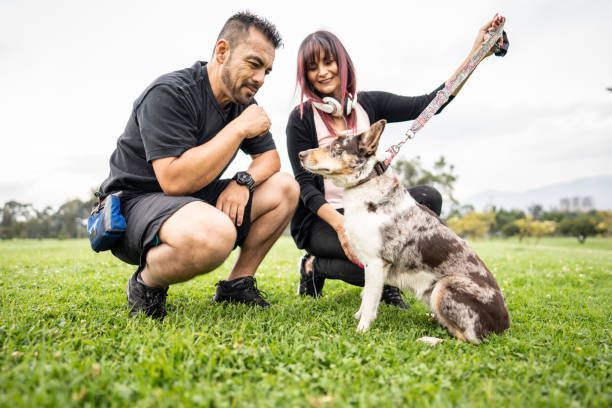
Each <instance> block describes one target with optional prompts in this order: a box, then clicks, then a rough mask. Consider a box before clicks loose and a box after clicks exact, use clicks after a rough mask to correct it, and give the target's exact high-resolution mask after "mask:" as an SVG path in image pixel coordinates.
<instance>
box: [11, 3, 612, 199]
mask: <svg viewBox="0 0 612 408" xmlns="http://www.w3.org/2000/svg"><path fill="white" fill-rule="evenodd" d="M425 3H426V2H408V1H401V2H400V1H397V2H392V1H384V0H377V1H367V2H366V1H352V2H303V3H302V6H299V5H298V4H299V3H297V2H295V3H294V2H286V3H281V2H278V1H254V0H251V1H227V2H211V1H203V0H198V1H179V0H174V1H151V0H147V1H104V2H93V1H76V0H75V1H60V0H55V1H42V0H39V1H27V0H25V1H24V0H19V1H17V0H0V138H1V148H2V155H1V160H0V203H2V202H4V201H6V200H9V199H17V200H19V201H22V202H31V203H33V204H34V206H35V207H42V206H43V205H46V204H50V205H52V206H57V205H58V204H60V203H62V202H63V201H65V200H66V199H68V198H72V197H81V198H85V197H87V194H88V191H89V190H90V189H91V188H92V187H94V186H97V185H99V184H100V183H101V182H102V181H103V180H104V179H105V178H106V176H107V174H108V158H109V156H110V154H111V152H112V151H113V149H114V147H115V143H116V140H117V138H118V136H119V135H120V134H121V133H122V131H123V128H124V126H125V123H126V121H127V119H128V117H129V115H130V111H131V107H132V103H133V101H134V100H135V99H136V98H137V97H138V95H139V94H140V93H141V92H142V91H143V90H144V88H145V87H146V86H147V85H148V84H149V83H150V82H151V81H153V80H154V79H155V78H156V77H158V76H159V75H161V74H163V73H166V72H170V71H173V70H177V69H181V68H184V67H187V66H190V65H191V64H193V62H195V61H196V60H208V59H209V58H210V54H211V51H212V47H213V45H214V41H215V39H216V37H217V34H218V32H219V30H220V28H221V26H222V25H223V23H224V22H225V20H226V19H227V18H228V17H229V16H230V15H231V14H233V13H234V12H236V11H239V10H244V9H249V10H251V11H253V12H255V13H257V14H260V15H262V16H265V17H267V18H268V19H269V20H270V21H272V22H273V23H275V24H276V25H277V27H278V29H279V30H280V32H281V34H282V36H283V39H284V43H285V46H284V48H281V49H279V50H278V51H277V53H276V60H275V62H274V71H273V73H272V74H271V75H270V76H269V77H268V79H267V80H266V83H265V85H264V87H263V88H262V89H261V90H260V92H259V93H258V95H257V99H258V101H259V104H260V105H261V106H262V107H264V109H265V110H266V111H267V112H268V114H269V116H270V117H271V120H272V132H273V135H274V139H275V141H276V144H277V147H278V150H279V152H280V154H281V157H282V159H283V168H284V170H285V171H287V172H291V167H290V165H289V161H288V159H287V153H286V142H285V133H284V129H285V124H286V121H287V117H288V113H289V111H290V110H291V108H292V107H293V106H294V105H295V103H296V99H295V97H294V88H295V68H296V55H297V48H298V46H299V44H300V42H301V41H302V39H303V38H304V37H305V36H306V35H307V34H309V33H311V32H313V31H315V30H318V29H328V30H331V31H333V32H334V33H336V34H337V35H338V36H339V37H340V39H341V40H342V41H343V42H344V44H345V46H346V48H347V49H348V51H349V53H350V54H351V56H352V58H353V61H354V63H355V66H356V69H357V76H358V88H359V89H361V90H385V91H390V92H394V93H399V94H404V95H419V94H423V93H427V92H430V91H431V90H433V89H434V88H435V87H436V86H438V85H439V84H441V83H442V82H443V81H444V80H446V79H447V78H448V76H449V75H450V74H451V73H452V72H453V71H454V70H455V69H456V68H457V66H458V65H459V64H460V63H461V62H462V61H463V59H464V58H465V57H466V55H467V52H468V51H469V49H470V47H471V44H472V42H473V39H474V37H475V35H476V33H477V30H478V28H479V27H480V26H481V25H482V24H483V23H484V22H485V21H486V20H487V19H489V18H491V17H492V16H493V14H494V13H495V12H497V11H500V12H501V13H502V14H504V15H505V16H506V17H507V23H506V28H507V31H508V33H509V36H510V43H511V46H510V51H509V53H508V55H507V56H506V57H505V58H494V57H491V58H489V59H487V60H486V61H485V62H484V63H483V64H481V65H480V66H479V67H478V69H477V70H476V73H475V74H474V75H473V76H472V78H470V80H469V81H468V83H467V85H466V86H465V87H464V89H463V90H462V92H461V94H460V95H459V96H458V97H457V98H456V99H455V101H454V102H453V103H452V104H451V105H449V106H448V107H447V109H446V110H445V111H444V112H443V114H441V115H439V116H437V117H435V118H434V119H432V121H431V122H430V123H429V124H428V125H427V126H426V127H425V128H424V129H423V130H422V131H421V132H420V133H419V134H418V136H417V138H416V139H415V140H414V141H412V142H410V143H408V144H407V145H406V146H405V147H404V149H403V154H405V155H406V156H407V157H412V156H416V155H420V156H421V157H422V158H423V161H424V162H425V163H426V164H431V163H432V162H433V161H434V160H435V159H436V158H438V157H439V156H440V155H444V156H445V157H446V158H447V160H448V161H449V162H450V163H452V164H454V165H455V167H456V171H457V173H458V175H459V181H458V183H457V191H456V193H457V195H458V197H459V198H462V197H467V196H469V195H471V194H474V193H477V192H480V191H482V190H487V189H497V190H503V191H523V190H526V189H530V188H535V187H540V186H543V185H547V184H550V183H556V182H560V181H566V180H571V179H574V178H579V177H587V176H595V175H602V174H612V165H611V164H610V163H611V158H612V139H611V137H612V92H609V91H606V88H607V87H610V86H612V52H610V50H611V47H610V45H609V44H608V42H609V39H610V38H612V24H611V23H612V2H610V1H604V0H601V1H563V0H561V1H526V0H525V1H523V0H520V1H517V0H513V1H489V0H487V1H484V0H483V1H468V2H466V1H435V2H427V4H425ZM212 4H216V6H211V5H212ZM282 4H283V5H282ZM349 4H350V5H349ZM345 5H346V6H345ZM408 126H409V124H408V123H402V124H395V125H391V126H389V127H388V128H387V131H386V132H385V136H384V138H383V142H382V144H383V145H384V146H386V145H388V144H390V143H393V142H394V141H397V140H399V138H400V137H401V135H402V133H403V131H405V130H406V129H407V128H408ZM247 163H248V159H247V158H246V157H242V158H241V159H239V160H237V161H236V162H235V163H234V165H233V166H232V167H231V168H230V172H231V173H232V174H233V172H234V171H235V170H237V169H241V168H246V166H247Z"/></svg>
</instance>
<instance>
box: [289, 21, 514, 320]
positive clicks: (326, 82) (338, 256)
mask: <svg viewBox="0 0 612 408" xmlns="http://www.w3.org/2000/svg"><path fill="white" fill-rule="evenodd" d="M504 21H505V19H504V17H501V16H498V15H496V16H495V17H494V18H493V19H492V20H491V21H489V22H487V24H485V25H484V26H483V27H482V28H481V29H480V31H479V33H478V36H477V37H476V40H475V42H474V46H473V48H472V50H471V51H470V55H471V54H472V52H474V51H475V50H476V49H478V47H480V45H481V44H482V42H483V40H484V37H485V33H486V32H487V31H488V30H489V29H491V28H493V29H495V28H497V27H498V25H499V24H503V23H504ZM504 38H505V37H504ZM500 41H501V40H500ZM505 45H506V47H507V44H505ZM468 58H469V56H468ZM297 65H298V69H297V86H298V87H299V89H300V101H301V103H300V104H299V105H298V106H297V107H296V108H295V109H294V110H293V112H292V113H291V115H290V117H289V121H288V123H287V148H288V151H289V159H290V161H291V165H292V167H293V173H294V175H295V178H296V180H297V181H298V183H299V184H300V187H301V193H300V194H301V200H300V202H299V205H298V208H297V210H296V212H295V214H294V216H293V219H292V221H291V235H292V236H293V239H294V240H295V242H296V244H297V246H298V248H300V249H305V250H306V252H307V254H306V255H305V256H304V257H303V258H302V260H301V262H300V285H299V293H300V295H302V296H304V295H307V296H312V297H317V296H319V295H321V292H322V289H323V285H324V283H325V280H326V279H341V280H343V281H345V282H347V283H350V284H352V285H356V286H363V284H364V271H363V268H362V266H361V265H359V263H358V260H357V259H356V258H355V256H354V254H353V252H352V250H351V247H350V245H349V243H348V241H347V238H346V233H345V231H344V216H343V209H342V189H341V188H338V187H336V186H335V185H333V184H332V183H331V182H329V181H328V180H324V179H323V178H322V177H321V176H318V175H314V174H312V173H309V172H307V171H306V170H304V168H303V167H302V166H301V164H300V160H299V157H298V154H299V152H301V151H303V150H307V149H312V148H316V147H319V146H326V145H328V144H330V143H331V142H332V141H333V140H334V139H335V138H337V137H338V136H342V135H346V134H351V133H352V134H357V133H360V132H362V131H364V130H366V129H368V128H369V126H370V123H374V122H376V121H378V120H379V119H383V118H384V119H386V120H387V121H388V122H401V121H407V120H413V119H416V117H417V116H418V115H419V114H420V113H421V112H422V111H423V109H425V107H426V106H427V105H428V104H429V102H431V100H433V98H434V97H435V96H436V93H437V92H438V90H440V89H442V88H443V87H444V84H442V85H440V86H439V87H438V88H436V89H434V91H433V92H431V93H430V94H428V95H422V96H416V97H406V96H399V95H394V94H391V93H387V92H359V93H357V88H356V77H355V69H354V67H353V63H352V61H351V58H350V56H349V55H348V53H347V52H346V49H345V48H344V46H343V45H342V43H341V42H340V40H338V38H337V37H336V36H335V35H334V34H332V33H330V32H328V31H317V32H315V33H312V34H310V35H308V36H307V37H306V38H305V39H304V41H303V42H302V44H301V46H300V49H299V52H298V64H297ZM459 89H461V87H459ZM459 89H458V90H457V91H456V92H455V93H454V94H453V95H451V97H450V99H449V101H448V102H450V100H452V98H453V97H454V96H455V95H456V94H457V92H458V91H459ZM448 102H447V103H446V104H448ZM446 104H445V105H443V106H442V107H441V108H440V110H439V111H438V113H439V112H440V111H441V110H442V109H443V108H444V106H446ZM409 192H410V194H411V195H412V196H413V197H414V198H415V200H416V201H418V202H419V203H421V204H423V205H426V206H427V207H429V208H430V209H431V210H432V211H434V212H435V213H436V214H438V215H440V211H441V208H442V197H441V195H440V193H439V192H438V191H437V190H435V189H434V188H432V187H428V186H417V187H413V188H410V189H409ZM381 300H382V301H383V302H385V303H387V304H391V305H394V306H397V307H399V308H402V309H405V308H407V306H406V304H405V303H404V301H403V299H402V297H401V293H400V291H399V289H398V288H395V287H392V286H385V288H384V290H383V294H382V299H381Z"/></svg>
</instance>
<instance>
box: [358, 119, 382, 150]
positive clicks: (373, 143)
mask: <svg viewBox="0 0 612 408" xmlns="http://www.w3.org/2000/svg"><path fill="white" fill-rule="evenodd" d="M386 124H387V121H386V120H385V119H381V120H379V121H378V122H376V123H374V124H373V125H372V126H370V128H369V129H368V130H366V131H365V132H363V133H362V134H361V135H360V140H359V150H360V151H361V152H363V153H365V155H366V156H371V155H373V154H375V153H376V149H377V148H378V142H380V136H381V135H382V132H383V130H385V125H386Z"/></svg>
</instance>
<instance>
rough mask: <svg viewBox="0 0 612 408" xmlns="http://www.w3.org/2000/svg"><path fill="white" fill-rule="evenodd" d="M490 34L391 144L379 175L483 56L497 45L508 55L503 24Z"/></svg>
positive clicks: (378, 168)
mask: <svg viewBox="0 0 612 408" xmlns="http://www.w3.org/2000/svg"><path fill="white" fill-rule="evenodd" d="M488 34H489V38H488V39H487V40H485V41H484V42H483V43H482V45H481V46H480V48H479V49H478V50H476V51H475V52H474V53H473V54H472V56H471V57H470V59H469V60H468V61H466V62H465V63H464V64H463V66H462V67H461V70H460V71H459V72H458V73H457V75H455V76H454V77H453V78H451V79H449V80H448V81H447V82H446V84H445V85H444V88H442V89H440V90H439V91H438V93H437V94H436V97H435V98H434V99H433V100H432V101H431V102H430V103H429V105H427V107H426V108H425V109H424V110H423V112H421V114H420V115H419V116H418V117H417V118H416V119H415V120H414V122H413V123H412V126H410V129H408V130H407V131H406V133H405V134H404V139H402V140H401V141H400V142H399V143H396V144H393V145H391V146H390V147H389V148H388V149H387V150H386V151H387V153H388V156H387V158H386V159H385V160H384V161H382V162H378V163H377V164H376V166H375V167H374V170H375V172H376V174H377V175H379V176H380V175H381V174H382V173H384V172H385V170H387V168H388V167H389V165H390V164H391V161H392V160H393V159H394V158H395V156H397V154H398V153H399V151H400V149H401V148H402V145H403V144H404V143H406V142H407V141H408V140H410V139H413V138H414V136H415V135H416V132H418V131H419V130H421V129H422V128H423V127H424V126H425V124H426V123H427V122H428V121H429V119H431V118H432V116H433V115H435V114H436V112H438V110H439V109H440V107H441V106H442V105H444V104H445V103H446V101H448V98H449V97H450V95H451V94H452V93H453V92H455V90H456V89H457V88H458V87H459V86H460V85H461V84H462V83H463V81H465V80H466V78H467V77H468V76H469V75H470V74H471V73H472V71H474V69H475V68H476V66H477V65H478V64H479V63H480V61H482V60H483V58H484V57H485V56H486V55H487V53H488V52H489V51H490V50H491V49H493V48H494V47H495V50H494V51H495V55H498V56H502V57H503V56H504V55H506V52H507V51H508V44H509V43H508V37H507V36H506V33H505V32H504V26H503V24H501V25H500V26H499V27H497V29H495V30H493V31H490V32H489V33H488ZM502 36H503V39H504V44H503V46H501V47H499V46H498V45H497V41H498V40H499V39H500V37H502Z"/></svg>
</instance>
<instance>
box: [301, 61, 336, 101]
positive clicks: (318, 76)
mask: <svg viewBox="0 0 612 408" xmlns="http://www.w3.org/2000/svg"><path fill="white" fill-rule="evenodd" d="M306 70H307V71H306V77H307V79H308V82H309V83H310V84H311V85H312V86H313V88H314V89H315V90H316V91H317V92H318V93H319V94H320V95H323V96H333V97H335V98H336V99H339V98H340V75H338V64H337V63H336V60H335V59H334V58H333V57H332V56H327V58H326V57H325V51H323V50H320V51H319V60H318V62H313V63H312V64H309V65H308V66H307V67H306Z"/></svg>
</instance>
